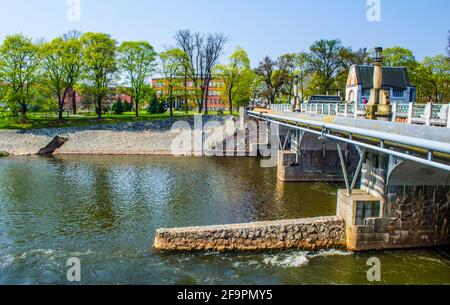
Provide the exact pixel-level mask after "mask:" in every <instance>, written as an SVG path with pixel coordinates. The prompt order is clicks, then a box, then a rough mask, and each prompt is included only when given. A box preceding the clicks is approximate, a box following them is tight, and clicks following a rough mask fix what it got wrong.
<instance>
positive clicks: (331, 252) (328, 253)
mask: <svg viewBox="0 0 450 305" xmlns="http://www.w3.org/2000/svg"><path fill="white" fill-rule="evenodd" d="M349 255H353V253H352V252H348V251H342V250H336V249H330V250H320V251H319V252H317V253H311V254H310V255H308V257H310V258H313V257H318V256H349Z"/></svg>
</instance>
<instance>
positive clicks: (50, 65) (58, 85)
mask: <svg viewBox="0 0 450 305" xmlns="http://www.w3.org/2000/svg"><path fill="white" fill-rule="evenodd" d="M40 55H41V58H42V71H43V75H42V84H43V85H45V86H47V87H48V89H49V90H50V91H51V93H52V95H53V96H54V97H55V98H56V100H57V102H58V112H59V118H60V119H62V112H63V107H64V99H65V98H66V96H67V94H68V92H69V89H70V88H73V87H74V86H75V84H76V83H77V81H78V79H79V77H80V73H81V68H82V59H83V58H82V44H81V42H80V41H79V40H78V39H75V38H71V39H68V40H64V39H63V38H62V37H58V38H56V39H54V40H52V41H51V42H48V43H45V44H44V45H43V46H42V47H41V49H40Z"/></svg>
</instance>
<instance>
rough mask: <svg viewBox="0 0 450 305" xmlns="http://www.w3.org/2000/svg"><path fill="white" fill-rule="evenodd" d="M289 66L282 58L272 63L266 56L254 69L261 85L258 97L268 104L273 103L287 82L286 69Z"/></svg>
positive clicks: (287, 73)
mask: <svg viewBox="0 0 450 305" xmlns="http://www.w3.org/2000/svg"><path fill="white" fill-rule="evenodd" d="M291 64H292V63H288V62H287V61H286V59H285V58H283V57H280V58H278V60H277V61H274V60H272V59H270V57H268V56H266V57H264V59H263V61H262V62H260V63H259V65H258V67H257V68H256V70H255V73H256V75H258V77H259V79H260V81H261V82H262V84H263V88H262V90H261V92H260V96H261V97H262V98H265V99H267V101H268V102H269V104H273V103H275V100H276V98H277V97H278V96H279V94H280V93H281V92H282V88H283V86H284V85H286V83H287V82H288V81H289V77H290V76H289V72H288V68H290V67H291Z"/></svg>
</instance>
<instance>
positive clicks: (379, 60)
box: [367, 47, 392, 121]
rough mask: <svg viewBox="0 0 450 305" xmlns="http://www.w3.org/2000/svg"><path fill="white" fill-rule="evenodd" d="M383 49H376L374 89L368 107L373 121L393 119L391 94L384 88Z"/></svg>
mask: <svg viewBox="0 0 450 305" xmlns="http://www.w3.org/2000/svg"><path fill="white" fill-rule="evenodd" d="M382 86H383V48H381V47H377V48H375V63H374V71H373V89H372V90H371V92H370V100H369V104H368V105H367V118H368V119H371V120H380V121H390V120H391V118H392V112H391V105H390V100H389V93H387V92H386V91H385V90H384V89H383V88H382Z"/></svg>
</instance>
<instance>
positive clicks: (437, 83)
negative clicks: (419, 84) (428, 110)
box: [423, 55, 450, 104]
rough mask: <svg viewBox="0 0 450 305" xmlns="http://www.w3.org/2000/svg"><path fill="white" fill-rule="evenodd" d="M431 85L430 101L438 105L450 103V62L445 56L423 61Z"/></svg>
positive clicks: (427, 58)
mask: <svg viewBox="0 0 450 305" xmlns="http://www.w3.org/2000/svg"><path fill="white" fill-rule="evenodd" d="M423 66H424V67H425V69H426V71H427V75H428V80H429V83H430V84H431V88H432V90H431V92H430V93H431V94H430V95H431V98H430V100H431V101H432V102H434V103H437V104H443V103H448V101H450V61H449V60H448V58H446V57H445V55H438V56H434V57H426V58H425V59H424V60H423Z"/></svg>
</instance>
